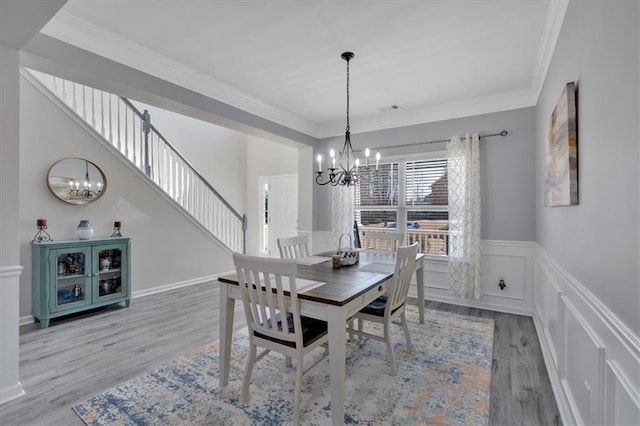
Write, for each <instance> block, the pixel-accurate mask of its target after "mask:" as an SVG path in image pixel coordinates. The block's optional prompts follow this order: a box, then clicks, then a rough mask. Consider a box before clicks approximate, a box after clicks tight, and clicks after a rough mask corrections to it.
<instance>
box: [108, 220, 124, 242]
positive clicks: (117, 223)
mask: <svg viewBox="0 0 640 426" xmlns="http://www.w3.org/2000/svg"><path fill="white" fill-rule="evenodd" d="M121 228H122V222H120V221H118V220H117V221H115V222H113V234H111V238H118V237H122V233H121V232H120V229H121Z"/></svg>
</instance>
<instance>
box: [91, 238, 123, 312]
mask: <svg viewBox="0 0 640 426" xmlns="http://www.w3.org/2000/svg"><path fill="white" fill-rule="evenodd" d="M122 278H123V277H122V249H120V248H118V247H108V248H107V247H100V248H99V250H98V298H99V299H101V298H108V297H113V296H122V294H123V292H124V290H125V289H124V288H123V286H122Z"/></svg>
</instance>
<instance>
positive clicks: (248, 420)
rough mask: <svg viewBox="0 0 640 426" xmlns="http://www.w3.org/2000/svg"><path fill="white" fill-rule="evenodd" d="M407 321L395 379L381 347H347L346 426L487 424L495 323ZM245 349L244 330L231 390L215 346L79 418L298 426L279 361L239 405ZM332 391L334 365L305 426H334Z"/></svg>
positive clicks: (263, 368) (397, 337) (110, 394)
mask: <svg viewBox="0 0 640 426" xmlns="http://www.w3.org/2000/svg"><path fill="white" fill-rule="evenodd" d="M407 311H408V312H407V319H408V322H409V324H410V330H411V340H412V342H413V351H412V353H411V354H409V353H407V352H405V351H404V335H403V333H402V329H401V328H400V327H394V331H393V332H394V334H393V337H394V342H396V349H397V351H396V357H397V362H398V375H397V376H395V377H393V376H390V375H389V374H387V372H388V370H389V364H388V362H387V352H386V346H385V344H384V343H382V342H377V341H373V340H367V339H362V340H359V341H354V342H347V361H346V363H347V364H346V373H347V380H346V394H347V399H346V401H345V419H344V420H345V423H346V424H363V425H371V424H375V425H378V424H385V425H388V424H438V425H445V424H446V425H486V424H488V423H489V389H490V385H491V359H492V349H493V320H491V319H485V318H475V317H469V316H462V315H458V314H454V313H447V312H441V311H434V310H427V311H426V313H425V324H423V325H420V324H418V310H417V307H414V306H410V307H408V309H407ZM369 329H370V330H374V329H377V331H379V327H377V326H370V327H369ZM345 337H346V335H345ZM247 343H248V337H247V334H246V328H245V329H243V330H241V331H239V332H236V333H234V338H233V348H232V360H231V363H232V364H231V373H230V380H229V386H227V387H225V388H223V389H220V388H219V387H218V352H219V351H218V348H219V346H218V341H216V342H213V343H211V344H209V345H207V346H204V347H202V348H200V349H198V350H196V351H194V352H191V353H189V354H186V355H183V356H181V357H180V358H177V359H175V360H173V361H170V362H168V363H166V364H164V365H161V366H160V367H158V368H156V369H154V370H152V371H150V372H148V373H146V374H143V375H141V376H138V377H134V378H133V379H131V380H129V381H127V382H125V383H123V384H121V385H119V386H116V387H114V388H112V389H109V390H108V391H106V392H103V393H101V394H98V395H96V396H94V397H92V398H89V399H87V400H85V401H83V402H81V403H79V404H77V405H75V406H74V407H73V409H74V410H75V412H76V413H77V414H78V415H79V416H80V417H81V418H82V420H83V421H84V422H85V423H86V424H88V425H113V424H118V425H160V424H162V425H165V424H167V425H280V424H288V423H291V415H292V411H293V385H294V380H295V379H294V377H295V376H294V372H295V367H292V368H288V367H286V366H285V363H284V357H283V356H281V355H279V354H276V353H273V352H272V353H271V354H269V355H267V356H266V357H265V358H264V359H262V360H261V361H259V362H258V364H256V367H255V368H254V370H253V377H252V380H253V382H252V384H251V388H250V401H249V403H248V404H243V403H242V402H241V400H240V387H241V384H242V377H243V373H244V364H245V356H246V349H247V346H248V344H247ZM321 352H322V349H318V352H317V353H316V354H311V355H309V356H308V357H313V356H320V355H321ZM310 361H311V360H310V359H308V362H310ZM328 385H329V368H328V364H327V365H326V368H320V369H318V370H317V372H316V373H314V374H313V375H310V376H308V377H306V378H305V380H304V382H303V389H302V397H301V402H302V404H301V407H302V412H301V421H302V423H304V424H309V425H328V424H330V423H331V410H330V403H329V400H330V399H329V391H328Z"/></svg>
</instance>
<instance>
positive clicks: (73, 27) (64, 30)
mask: <svg viewBox="0 0 640 426" xmlns="http://www.w3.org/2000/svg"><path fill="white" fill-rule="evenodd" d="M42 33H43V34H45V35H47V36H50V37H53V38H56V39H58V40H60V41H63V42H65V43H69V44H71V45H73V46H76V47H78V48H80V49H84V50H87V51H89V52H92V53H95V54H96V55H100V56H103V57H105V58H108V59H110V60H113V61H115V62H118V63H121V64H123V65H127V66H129V67H132V68H134V69H137V70H139V71H142V72H145V73H147V74H150V75H153V76H155V77H158V78H160V79H163V80H166V81H169V82H171V83H174V84H177V85H179V86H182V87H185V88H188V89H190V90H193V91H195V92H198V93H201V94H203V95H205V96H209V97H211V98H212V99H215V100H217V101H220V102H224V103H226V104H228V105H231V106H233V107H236V108H239V109H242V110H244V111H246V112H248V113H251V114H254V115H257V116H258V117H262V118H265V119H267V120H270V121H273V122H275V123H278V124H281V125H283V126H286V127H290V128H292V129H294V130H297V131H299V132H302V133H306V134H309V135H313V134H315V133H318V128H317V126H315V125H314V124H313V123H310V122H309V121H307V120H305V119H303V118H302V117H300V116H297V115H294V114H291V113H288V112H286V111H283V110H280V109H277V108H275V107H273V106H270V105H268V104H267V103H265V102H262V101H260V100H258V99H256V98H253V97H250V96H247V95H246V94H244V93H242V92H241V91H239V90H237V89H235V88H233V87H231V86H229V85H226V84H224V83H221V82H220V81H218V80H215V79H213V78H211V77H210V76H208V75H206V74H205V73H202V72H200V71H197V70H194V69H193V68H189V67H187V66H184V65H183V64H181V63H178V62H176V61H174V60H172V59H170V58H168V57H166V56H163V55H160V54H158V53H156V52H154V51H152V50H150V49H147V48H145V47H143V46H140V45H139V44H137V43H133V42H131V41H129V40H127V39H126V38H124V37H121V36H119V35H117V34H114V33H112V32H110V31H107V30H105V29H104V28H102V27H100V26H97V25H95V24H92V23H90V22H88V21H86V20H84V19H82V18H79V17H77V16H74V15H71V14H69V13H68V12H64V11H60V12H59V13H58V14H57V15H56V18H55V19H53V20H52V21H50V22H49V24H48V25H47V26H45V28H43V30H42Z"/></svg>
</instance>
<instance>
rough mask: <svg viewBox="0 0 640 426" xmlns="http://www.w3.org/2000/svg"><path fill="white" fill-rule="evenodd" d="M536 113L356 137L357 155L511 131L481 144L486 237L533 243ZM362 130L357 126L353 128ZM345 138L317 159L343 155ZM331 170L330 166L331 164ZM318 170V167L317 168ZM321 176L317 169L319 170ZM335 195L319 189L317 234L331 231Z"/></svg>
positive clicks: (319, 150)
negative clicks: (331, 155)
mask: <svg viewBox="0 0 640 426" xmlns="http://www.w3.org/2000/svg"><path fill="white" fill-rule="evenodd" d="M534 119H535V109H534V108H533V107H532V108H522V109H516V110H511V111H504V112H496V113H492V114H483V115H477V116H473V117H466V118H459V119H455V120H446V121H440V122H436V123H426V124H420V125H415V126H407V127H401V128H396V129H387V130H381V131H377V132H370V133H362V134H355V135H352V136H351V141H352V143H353V145H354V149H355V150H356V151H357V150H362V149H364V148H365V147H369V148H370V149H372V151H374V152H375V148H376V147H383V146H393V145H400V144H407V143H415V142H420V141H430V140H440V139H446V138H448V137H451V136H453V135H459V134H465V133H473V132H479V133H480V134H483V133H496V132H499V131H500V130H502V129H505V130H507V131H509V135H508V136H507V137H506V138H503V137H499V136H498V137H492V138H487V139H482V140H481V142H480V169H481V170H480V179H481V192H482V193H481V197H482V228H481V235H482V238H483V239H486V240H510V241H533V240H534V239H535V220H534V206H535V205H534V200H535V196H534V189H535V183H534V177H535V172H534V162H533V156H534V140H535V129H534ZM352 127H353V128H355V127H356V124H355V123H354V125H353V126H352ZM343 143H344V136H341V137H338V138H331V139H324V140H322V143H321V144H319V145H318V146H317V147H316V149H315V151H314V156H313V158H315V156H316V155H317V154H322V156H323V157H324V158H325V159H326V158H327V157H328V152H329V149H330V148H333V149H335V150H336V152H339V151H340V149H341V148H342V144H343ZM444 149H445V144H444V143H437V144H429V145H420V146H417V147H412V148H411V149H408V148H401V149H385V150H383V151H382V152H381V154H382V155H383V157H384V156H385V155H386V156H389V155H394V154H398V153H400V152H402V153H416V152H427V151H441V150H444ZM325 164H326V160H325ZM315 166H316V167H317V165H315ZM314 170H315V169H314ZM330 191H331V189H330V188H328V187H319V186H318V185H314V230H317V231H329V230H330V229H331V214H330V212H331V197H330Z"/></svg>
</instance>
